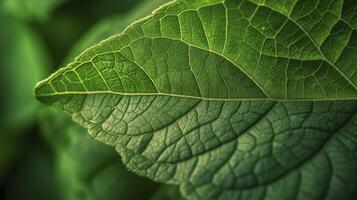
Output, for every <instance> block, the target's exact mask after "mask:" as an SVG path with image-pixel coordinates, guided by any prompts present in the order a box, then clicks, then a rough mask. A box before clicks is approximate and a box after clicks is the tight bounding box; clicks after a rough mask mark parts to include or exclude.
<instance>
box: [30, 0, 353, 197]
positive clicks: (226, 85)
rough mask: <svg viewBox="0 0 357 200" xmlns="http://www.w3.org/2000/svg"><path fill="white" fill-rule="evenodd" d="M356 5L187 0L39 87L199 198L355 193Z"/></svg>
mask: <svg viewBox="0 0 357 200" xmlns="http://www.w3.org/2000/svg"><path fill="white" fill-rule="evenodd" d="M356 9H357V5H356V3H354V2H352V1H332V0H331V1H328V0H326V1H319V2H315V3H314V2H310V1H298V2H295V1H287V2H280V1H267V2H266V3H263V2H258V1H257V0H255V1H253V0H251V1H243V0H242V1H237V0H227V1H224V2H222V1H219V0H211V1H207V0H206V1H204V0H194V1H188V0H177V1H174V2H172V3H169V4H166V5H164V6H163V7H161V8H160V9H159V10H157V11H156V12H154V14H153V15H151V16H149V17H146V18H143V19H142V20H140V21H138V22H136V23H134V24H132V25H131V26H129V27H128V28H127V29H126V30H125V31H124V32H123V33H122V34H119V35H117V36H114V37H111V38H109V39H107V40H105V41H103V42H101V43H100V44H98V45H96V46H94V47H92V48H90V49H88V50H86V51H85V52H84V53H82V54H81V55H80V56H79V57H77V58H76V60H75V61H74V62H73V63H71V64H69V65H68V66H67V67H65V68H62V69H60V70H59V71H58V72H56V73H55V74H53V75H52V76H51V77H49V78H48V79H46V80H44V81H43V82H41V83H39V84H38V86H37V88H36V91H35V94H36V97H37V98H38V99H39V100H40V101H42V102H44V103H47V104H49V105H52V106H54V107H57V108H59V109H61V110H63V111H65V112H67V113H68V114H70V115H71V116H72V118H73V120H74V121H76V122H77V123H79V124H81V125H82V126H84V127H85V128H87V129H88V130H89V134H90V135H91V136H92V137H94V138H96V139H97V140H100V141H102V142H104V143H106V144H109V145H112V146H115V148H116V150H117V151H118V152H119V154H120V155H121V156H122V159H123V162H124V163H125V165H126V166H127V167H128V168H129V169H130V170H132V171H134V172H135V173H137V174H139V175H141V176H146V177H149V178H151V179H153V180H155V181H159V182H164V183H169V184H176V185H180V190H181V192H182V194H183V196H184V197H185V198H189V199H324V198H326V199H337V198H342V199H349V198H352V197H354V195H356V191H355V188H356V187H357V181H356V180H357V174H356V173H355V169H356V168H357V151H356V149H357V135H356V133H357V115H356V112H357V101H355V100H354V101H353V100H351V99H356V97H357V90H356V83H357V73H356V72H357V71H356V70H357V65H356V63H357V62H355V61H356V60H355V59H356V58H357V51H356V50H355V45H356V41H355V38H357V37H354V36H355V35H356V23H357V22H356V19H357V18H356V17H355V16H356ZM324 13H325V14H324ZM327 13H328V14H327ZM349 99H350V100H349ZM282 100H292V101H282ZM300 100H303V101H300ZM308 100H314V101H308ZM337 100H338V101H337Z"/></svg>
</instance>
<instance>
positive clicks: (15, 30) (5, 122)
mask: <svg viewBox="0 0 357 200" xmlns="http://www.w3.org/2000/svg"><path fill="white" fill-rule="evenodd" d="M0 27H2V30H1V31H0V90H1V91H2V94H1V98H0V111H1V112H0V179H2V177H3V176H4V175H5V174H6V172H7V169H8V167H9V166H10V164H11V163H12V161H14V160H15V159H16V158H17V156H18V153H19V151H20V150H21V149H22V147H23V144H24V142H23V140H22V139H21V137H22V136H21V135H22V133H23V132H24V131H25V130H26V129H28V128H29V127H30V126H31V125H32V123H33V115H34V114H35V112H36V110H37V108H38V105H39V104H38V103H37V102H36V101H35V100H34V99H33V89H32V87H33V86H34V85H35V83H36V82H37V81H38V80H40V79H41V78H43V77H44V76H45V75H46V74H47V71H48V70H47V67H48V66H49V65H50V62H49V60H48V55H47V53H46V51H45V49H44V46H43V43H42V42H41V40H40V38H39V36H38V35H37V34H36V33H35V32H34V31H33V30H32V29H31V28H30V27H28V26H27V25H24V24H21V23H19V22H17V21H15V20H13V19H11V18H8V17H4V16H0Z"/></svg>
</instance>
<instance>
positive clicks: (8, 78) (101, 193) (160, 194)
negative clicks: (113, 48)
mask: <svg viewBox="0 0 357 200" xmlns="http://www.w3.org/2000/svg"><path fill="white" fill-rule="evenodd" d="M167 1H168V0H0V91H1V93H0V96H1V98H0V101H1V102H0V199H36V200H42V199H46V200H56V199H59V200H62V199H64V200H67V199H69V200H71V199H73V200H78V199H101V200H107V199H108V200H111V199H120V200H125V199H130V200H132V199H134V200H135V199H181V197H180V194H179V191H178V188H177V187H175V186H167V185H162V184H159V183H155V182H152V181H150V180H148V179H146V178H143V177H139V176H137V175H135V174H133V173H131V172H129V171H127V169H126V168H125V167H124V166H123V164H122V163H121V160H120V157H119V155H118V154H117V153H116V152H115V150H114V149H113V148H112V147H109V146H106V145H104V144H101V143H99V142H97V141H95V140H93V139H91V138H90V137H89V135H88V134H87V133H86V131H85V130H84V129H82V128H80V127H78V126H77V125H75V124H74V123H73V122H72V121H71V120H70V118H69V117H68V116H66V115H64V114H62V113H61V112H58V111H56V110H54V109H52V108H49V107H47V106H45V105H41V104H40V103H38V102H37V101H36V100H35V99H34V97H33V87H34V85H35V84H36V82H37V81H40V80H41V79H43V78H45V77H47V76H48V75H49V74H50V73H52V72H54V71H55V70H56V69H58V68H59V67H63V66H65V65H66V63H69V62H70V61H71V60H73V59H74V57H75V56H77V55H79V54H80V53H81V51H83V50H84V49H86V48H87V47H90V46H91V45H93V44H96V43H98V42H99V41H101V40H103V39H105V38H107V37H109V36H111V35H114V34H117V33H120V32H121V31H122V30H123V29H124V28H125V27H126V26H127V25H129V24H130V23H132V22H133V21H135V20H137V19H139V18H141V17H144V16H146V15H148V14H150V12H151V11H152V10H154V9H155V8H157V7H158V6H159V5H161V4H163V3H166V2H167Z"/></svg>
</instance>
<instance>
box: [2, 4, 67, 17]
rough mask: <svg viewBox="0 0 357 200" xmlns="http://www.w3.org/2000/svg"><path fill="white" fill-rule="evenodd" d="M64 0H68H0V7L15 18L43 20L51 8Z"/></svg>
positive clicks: (48, 15) (48, 14)
mask: <svg viewBox="0 0 357 200" xmlns="http://www.w3.org/2000/svg"><path fill="white" fill-rule="evenodd" d="M65 1H68V0H2V2H1V3H0V8H1V9H2V11H3V12H4V13H7V14H9V15H11V16H13V17H14V18H17V19H21V20H28V21H32V20H34V21H45V20H48V18H49V17H50V14H51V13H52V12H53V10H54V9H55V8H56V7H57V6H58V5H60V4H61V3H64V2H65Z"/></svg>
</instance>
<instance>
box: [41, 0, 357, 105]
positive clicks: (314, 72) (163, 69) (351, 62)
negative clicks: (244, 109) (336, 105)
mask: <svg viewBox="0 0 357 200" xmlns="http://www.w3.org/2000/svg"><path fill="white" fill-rule="evenodd" d="M333 2H335V3H334V4H333V5H331V4H332V3H333ZM338 3H340V4H338ZM338 3H336V1H331V2H327V3H326V2H320V3H319V4H317V5H316V6H317V8H316V9H318V10H319V11H316V12H313V11H314V10H313V9H314V8H315V7H316V6H315V5H305V6H304V4H305V3H304V2H303V1H302V2H298V3H296V4H295V5H294V9H292V8H284V9H283V10H277V8H276V7H279V6H281V7H283V6H287V5H285V4H283V3H277V5H275V4H274V5H260V4H257V3H253V2H251V1H226V2H225V3H222V2H220V1H218V0H216V1H208V2H206V1H198V0H197V1H193V2H192V1H175V2H173V3H170V4H168V5H166V6H164V7H162V8H161V9H159V10H157V11H156V12H155V14H154V15H152V16H150V17H147V18H144V19H143V20H141V21H139V22H137V23H135V24H134V25H132V26H129V27H128V28H127V29H126V31H124V33H122V34H120V35H117V36H115V37H112V38H110V39H108V40H106V41H103V42H102V43H101V44H100V45H97V46H95V47H93V48H90V49H89V50H87V51H85V52H84V53H83V54H81V55H80V56H79V57H78V58H77V59H76V61H75V62H73V63H71V64H70V65H68V66H67V67H66V68H64V69H62V70H60V71H58V72H57V73H55V74H54V75H53V76H51V77H50V78H49V79H47V80H46V81H44V82H43V83H42V84H40V85H39V86H38V87H37V91H36V94H37V96H39V97H41V96H42V97H46V96H59V95H62V94H68V93H74V94H78V93H79V94H87V93H115V94H121V95H140V94H144V95H152V94H157V95H168V96H172V95H174V96H186V97H194V98H200V99H223V100H227V99H228V100H237V99H292V100H295V99H347V98H349V99H356V98H357V89H356V84H357V71H356V69H357V65H356V63H357V62H355V61H356V60H355V58H356V57H357V51H356V50H355V49H354V45H355V43H356V41H355V39H354V38H357V37H354V36H355V35H356V31H355V27H354V23H355V22H354V21H355V18H353V16H352V17H350V15H354V13H352V14H350V13H351V12H354V9H355V8H356V5H354V4H355V3H354V4H352V5H345V7H346V8H345V9H344V10H342V3H343V2H342V1H338ZM300 4H302V5H300ZM335 4H336V5H335ZM332 8H334V9H335V10H329V9H332ZM303 9H305V10H304V12H303V13H300V11H301V10H303ZM309 9H310V10H309ZM320 10H321V11H320ZM287 11H288V12H289V13H290V14H289V15H287V14H286V12H287ZM309 12H313V13H317V12H328V13H333V14H331V15H323V16H321V17H319V16H317V17H314V16H309V15H308V16H306V17H303V16H300V15H303V14H304V13H309ZM311 15H312V14H311ZM335 15H336V16H341V17H335ZM310 18H312V19H311V20H310V21H309V22H308V23H307V20H309V19H310ZM315 18H316V19H315ZM320 18H322V19H323V20H320ZM345 18H346V19H345ZM311 25H313V26H312V27H310V26H311ZM315 27H321V31H319V32H318V34H317V31H316V30H315ZM325 29H326V30H325ZM93 83H94V84H93Z"/></svg>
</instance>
